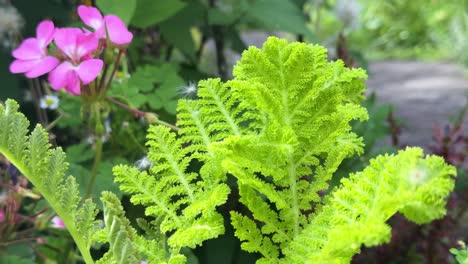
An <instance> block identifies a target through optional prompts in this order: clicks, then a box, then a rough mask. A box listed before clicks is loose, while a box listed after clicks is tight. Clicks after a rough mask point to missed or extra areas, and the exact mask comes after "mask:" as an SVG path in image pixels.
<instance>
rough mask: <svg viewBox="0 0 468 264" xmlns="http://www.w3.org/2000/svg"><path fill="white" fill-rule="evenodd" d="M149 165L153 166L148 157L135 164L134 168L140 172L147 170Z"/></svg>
mask: <svg viewBox="0 0 468 264" xmlns="http://www.w3.org/2000/svg"><path fill="white" fill-rule="evenodd" d="M151 165H153V162H152V161H151V160H150V159H149V158H148V156H144V157H143V158H141V159H139V160H137V161H136V162H135V166H136V167H137V168H138V169H139V170H141V171H143V170H146V169H148V168H149V167H150V166H151Z"/></svg>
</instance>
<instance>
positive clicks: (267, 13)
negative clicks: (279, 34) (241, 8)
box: [248, 0, 314, 39]
mask: <svg viewBox="0 0 468 264" xmlns="http://www.w3.org/2000/svg"><path fill="white" fill-rule="evenodd" d="M248 16H249V17H250V18H251V19H253V20H254V21H256V22H257V23H259V24H260V25H261V26H263V27H265V28H267V29H270V30H281V31H287V32H290V33H296V34H304V35H306V36H307V37H309V38H311V39H313V38H314V35H313V34H312V32H311V31H310V30H309V29H308V28H307V26H306V24H307V21H306V19H305V16H304V14H303V13H302V10H301V9H299V8H298V7H297V5H296V4H295V3H293V2H291V0H258V1H255V3H254V4H252V6H251V7H250V8H249V10H248Z"/></svg>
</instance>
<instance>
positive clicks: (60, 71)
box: [49, 61, 75, 90]
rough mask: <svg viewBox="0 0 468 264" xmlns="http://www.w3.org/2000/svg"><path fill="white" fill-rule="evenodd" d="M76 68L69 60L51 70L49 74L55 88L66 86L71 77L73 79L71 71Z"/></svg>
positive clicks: (51, 83)
mask: <svg viewBox="0 0 468 264" xmlns="http://www.w3.org/2000/svg"><path fill="white" fill-rule="evenodd" d="M74 70H75V68H74V67H73V65H72V64H71V63H70V62H68V61H65V62H62V63H61V64H60V65H59V66H57V68H55V69H54V70H53V71H51V72H50V74H49V82H50V85H51V87H52V89H54V90H60V89H63V88H65V87H66V86H67V85H68V83H69V82H71V81H70V79H73V76H71V74H70V73H71V72H74Z"/></svg>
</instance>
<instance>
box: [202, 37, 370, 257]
mask: <svg viewBox="0 0 468 264" xmlns="http://www.w3.org/2000/svg"><path fill="white" fill-rule="evenodd" d="M234 77H235V78H234V79H233V80H231V81H229V82H228V83H227V84H228V86H229V87H230V88H231V89H232V91H233V92H235V93H236V94H238V96H239V98H240V100H241V101H243V102H244V104H245V105H246V108H248V109H253V110H252V111H253V112H256V113H258V114H257V115H258V116H264V117H265V118H264V119H263V123H262V125H261V126H260V128H261V129H259V130H257V133H250V134H249V133H245V134H243V135H233V136H231V137H228V138H226V139H225V140H223V141H221V142H215V143H212V144H211V148H210V149H211V150H212V151H213V152H214V154H215V156H217V157H222V165H223V168H224V169H226V170H227V171H228V172H229V173H231V174H233V175H234V176H235V177H236V178H237V179H238V185H239V192H240V194H241V200H240V201H241V202H242V203H243V204H245V205H246V206H247V207H248V208H249V210H250V211H251V212H252V216H253V218H254V219H255V220H256V221H259V222H260V223H261V224H260V225H259V227H260V226H261V228H259V229H258V231H259V232H260V233H261V234H262V237H263V238H262V239H260V238H258V237H257V238H253V237H250V238H249V239H246V241H248V243H251V245H252V243H253V241H254V240H255V243H253V244H255V245H257V246H258V247H257V251H259V252H260V251H265V250H268V252H270V253H271V252H276V253H274V254H273V255H276V256H280V255H282V254H283V253H282V252H281V248H283V247H285V245H288V243H290V242H291V241H292V239H293V238H294V237H295V236H297V235H299V233H300V231H301V230H302V229H303V228H304V226H305V225H306V224H307V221H308V218H307V214H308V213H307V212H310V211H311V210H313V209H314V204H315V203H317V202H319V201H320V197H319V196H318V194H317V191H319V190H323V189H326V187H327V185H326V183H327V181H328V180H329V179H330V178H331V175H332V174H333V172H334V171H335V170H336V169H337V168H338V166H339V164H340V163H341V161H342V160H343V159H344V158H347V157H349V156H352V155H354V154H355V153H359V152H361V151H362V147H363V144H362V140H361V139H359V138H357V136H356V135H355V134H354V133H352V132H351V126H350V125H349V122H350V121H351V120H353V119H360V120H365V119H366V118H367V112H366V110H365V109H364V108H363V107H361V106H360V102H361V100H362V99H363V98H364V97H363V92H364V82H363V79H364V78H366V74H365V72H364V71H362V70H356V69H352V70H350V69H347V68H346V67H344V65H343V63H342V62H328V61H327V60H326V50H325V49H324V48H322V47H320V46H314V45H307V44H304V43H291V44H288V43H287V41H285V40H280V39H277V38H269V39H268V40H267V41H266V42H265V44H264V45H263V48H262V49H258V48H255V47H250V48H249V49H248V50H247V51H245V52H244V53H243V54H242V58H241V60H240V61H239V62H238V63H237V65H236V66H235V67H234ZM314 167H315V171H314V170H313V168H314ZM314 172H315V173H314ZM317 186H318V188H319V189H317ZM323 187H325V188H323ZM232 216H234V217H236V219H237V220H239V219H244V220H245V217H242V216H240V215H239V214H237V213H236V214H233V215H232ZM273 216H276V217H273ZM237 220H234V219H233V220H232V221H233V225H234V227H235V228H236V234H238V235H240V236H243V235H242V234H243V232H247V233H250V231H242V228H243V227H242V225H241V226H236V225H237V223H240V221H237ZM258 241H264V243H266V244H265V245H263V244H262V243H259V242H258ZM251 245H250V246H249V248H250V249H251V250H253V247H252V246H251ZM267 248H269V249H267ZM265 257H266V259H267V260H268V261H272V260H271V258H269V257H267V256H265Z"/></svg>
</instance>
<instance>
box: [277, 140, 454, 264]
mask: <svg viewBox="0 0 468 264" xmlns="http://www.w3.org/2000/svg"><path fill="white" fill-rule="evenodd" d="M422 155H423V153H422V150H421V149H419V148H408V149H407V150H405V151H400V152H399V153H398V155H395V156H380V157H378V158H376V159H374V160H372V161H371V164H370V166H369V167H367V168H366V169H365V170H364V171H363V172H360V173H357V174H354V175H351V177H350V178H349V179H343V180H342V185H341V186H339V187H338V189H336V190H335V191H334V192H333V193H332V194H331V197H328V198H327V199H326V201H325V205H324V207H323V208H322V210H320V211H318V212H316V213H315V214H314V215H313V216H312V217H311V219H310V223H309V224H308V225H307V227H306V228H305V229H304V230H303V231H302V232H301V234H300V235H299V236H297V237H296V238H295V239H294V241H293V242H292V243H291V245H290V247H288V248H286V249H285V251H284V252H285V254H286V259H285V263H349V262H350V261H351V257H352V256H353V255H354V254H356V253H358V252H359V250H360V247H361V244H364V245H365V246H375V245H378V244H382V243H385V242H388V241H389V240H390V235H391V229H390V227H389V226H388V225H387V224H386V223H385V222H386V221H387V220H388V219H389V218H390V217H391V216H392V215H393V214H395V213H396V212H401V213H403V214H404V215H405V216H406V217H408V218H409V219H410V220H411V221H414V222H416V223H418V224H422V223H427V222H430V221H432V220H434V219H438V218H440V217H442V216H443V215H444V214H445V202H446V201H445V199H446V197H447V195H448V194H449V193H450V191H451V190H452V189H453V187H454V181H453V178H452V175H455V174H456V170H455V168H454V167H452V166H448V165H446V164H445V163H444V161H443V159H442V158H440V157H435V156H430V157H426V158H425V159H423V158H422Z"/></svg>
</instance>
